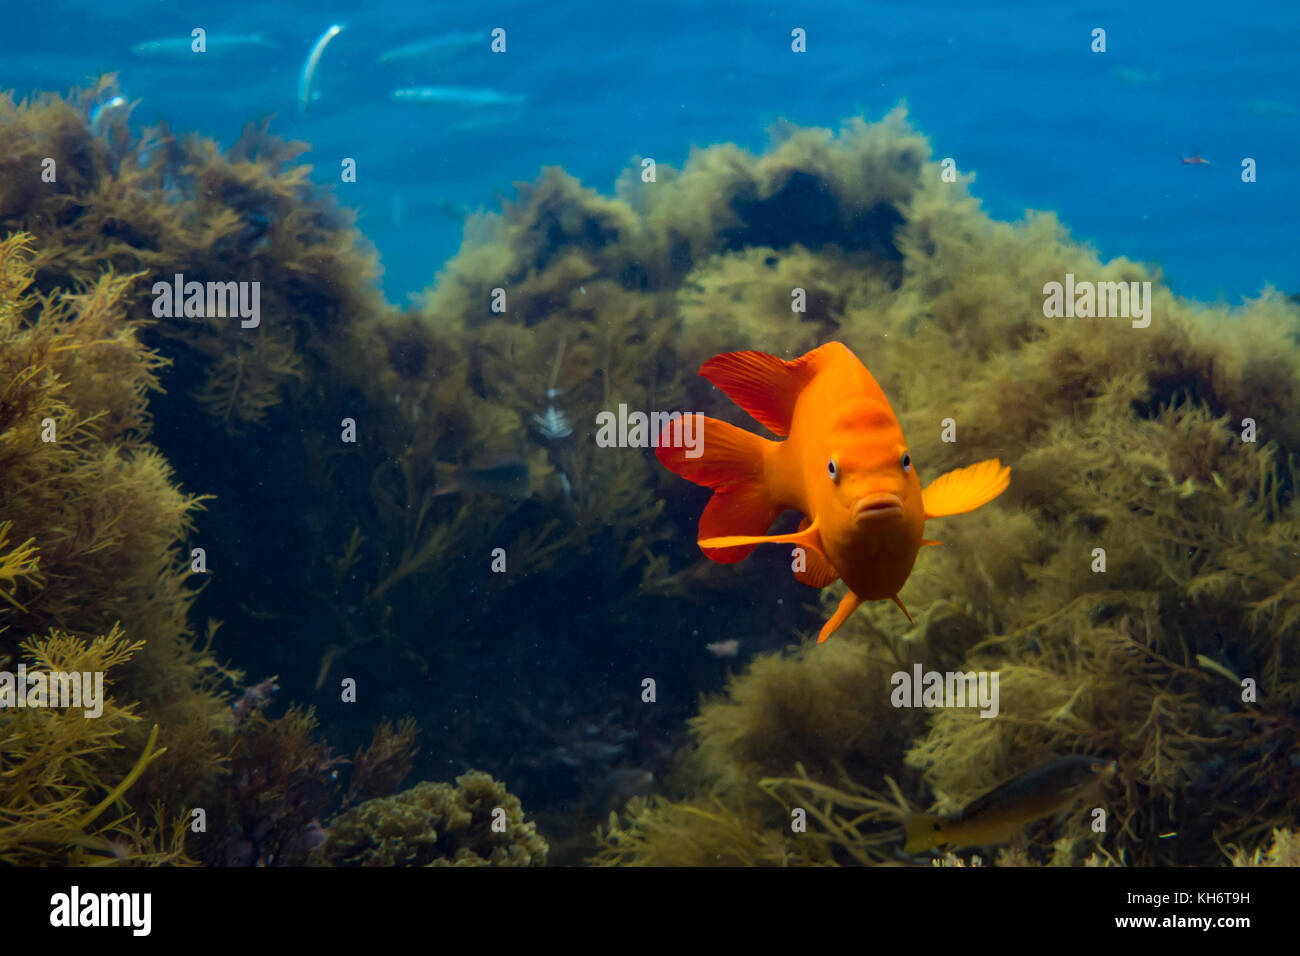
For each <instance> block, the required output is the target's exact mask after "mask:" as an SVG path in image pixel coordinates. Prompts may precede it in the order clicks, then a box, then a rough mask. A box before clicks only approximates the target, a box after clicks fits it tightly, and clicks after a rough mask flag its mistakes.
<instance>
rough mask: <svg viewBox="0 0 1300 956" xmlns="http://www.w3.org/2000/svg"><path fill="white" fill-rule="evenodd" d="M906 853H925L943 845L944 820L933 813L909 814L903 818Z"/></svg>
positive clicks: (904, 849) (904, 850)
mask: <svg viewBox="0 0 1300 956" xmlns="http://www.w3.org/2000/svg"><path fill="white" fill-rule="evenodd" d="M903 835H904V837H905V838H906V842H904V843H903V852H904V853H924V852H925V851H926V850H933V849H934V848H935V847H937V846H941V845H943V844H944V843H945V842H946V840H945V838H944V832H943V818H942V817H939V816H937V815H935V814H933V813H909V814H908V815H907V816H905V817H904V818H903Z"/></svg>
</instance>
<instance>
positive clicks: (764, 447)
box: [655, 415, 820, 564]
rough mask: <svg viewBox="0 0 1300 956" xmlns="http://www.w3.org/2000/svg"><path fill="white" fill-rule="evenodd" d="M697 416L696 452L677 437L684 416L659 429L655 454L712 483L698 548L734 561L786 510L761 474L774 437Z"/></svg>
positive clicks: (706, 484)
mask: <svg viewBox="0 0 1300 956" xmlns="http://www.w3.org/2000/svg"><path fill="white" fill-rule="evenodd" d="M699 421H701V422H702V424H703V429H704V430H703V434H701V435H699V436H697V437H698V438H699V443H698V444H697V445H696V446H695V447H696V450H697V454H696V456H695V457H691V456H690V455H689V454H688V453H689V452H690V451H691V449H690V448H688V447H687V445H686V443H685V442H684V441H683V440H682V437H683V429H684V427H685V419H684V418H681V419H675V420H673V421H672V422H670V423H669V424H668V427H667V428H665V429H664V431H663V432H662V433H660V435H659V436H658V438H657V442H658V447H657V448H656V449H655V456H656V457H657V458H658V459H659V460H660V461H661V462H662V463H663V465H664V467H665V468H667V469H668V470H669V471H671V472H674V473H675V474H678V475H681V476H682V477H683V478H685V479H686V480H687V481H691V482H694V483H695V484H697V485H703V486H704V487H706V488H712V489H713V497H712V498H710V499H709V503H708V506H707V507H705V509H704V514H702V515H701V516H700V531H699V543H700V548H701V549H702V550H703V551H704V554H705V555H706V556H707V557H708V558H710V559H712V560H714V561H717V562H718V563H719V564H734V563H735V562H737V561H743V560H744V559H745V558H747V557H749V554H750V552H751V551H753V550H754V548H755V547H756V546H758V545H759V544H762V543H763V542H765V541H767V540H768V539H767V538H763V537H760V536H761V535H764V534H766V533H767V531H768V529H769V528H771V527H772V522H774V521H776V519H777V518H778V517H780V515H781V512H782V511H784V510H785V509H784V508H782V507H781V506H780V505H778V504H776V503H775V502H774V501H772V498H771V496H770V495H769V494H768V488H767V483H766V480H765V477H764V468H765V462H766V456H767V454H768V452H769V450H770V449H772V448H774V447H776V443H775V442H770V441H768V440H767V439H766V438H761V437H760V436H758V435H755V434H753V433H752V432H747V431H745V430H744V429H742V428H737V427H736V426H735V425H729V424H727V423H726V422H721V421H718V420H717V419H715V418H707V417H705V416H703V415H700V416H699ZM818 547H820V545H818Z"/></svg>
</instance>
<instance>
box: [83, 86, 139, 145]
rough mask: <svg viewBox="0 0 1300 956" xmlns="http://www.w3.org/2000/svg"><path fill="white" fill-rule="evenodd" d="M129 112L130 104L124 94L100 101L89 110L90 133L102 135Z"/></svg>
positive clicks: (97, 135)
mask: <svg viewBox="0 0 1300 956" xmlns="http://www.w3.org/2000/svg"><path fill="white" fill-rule="evenodd" d="M130 112H131V104H130V103H128V102H127V101H126V97H125V96H114V97H113V98H112V99H109V100H107V101H106V102H103V103H100V104H99V105H98V106H96V107H95V108H94V109H93V110H91V111H90V135H92V136H95V137H102V136H103V135H104V134H105V133H107V132H108V131H109V130H110V129H111V128H112V127H113V126H116V125H117V124H118V122H120V121H123V120H125V119H126V117H127V114H129V113H130Z"/></svg>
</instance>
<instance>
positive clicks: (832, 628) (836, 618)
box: [817, 591, 862, 644]
mask: <svg viewBox="0 0 1300 956" xmlns="http://www.w3.org/2000/svg"><path fill="white" fill-rule="evenodd" d="M861 603H862V598H860V597H858V596H857V595H856V594H854V593H853V592H852V591H850V592H849V593H848V594H846V595H844V597H843V599H842V600H841V601H840V606H839V607H837V608H836V609H835V613H834V614H832V615H831V619H830V620H829V621H827V622H826V623H825V624H823V625H822V632H821V633H820V634H818V635H817V643H818V644H820V643H822V641H824V640H826V638H828V637H830V636H831V635H832V634H834V633H835V632H836V631H838V630H839V629H840V625H841V624H843V623H844V622H845V621H847V620H848V619H849V615H850V614H852V613H853V612H854V611H856V610H857V609H858V605H859V604H861Z"/></svg>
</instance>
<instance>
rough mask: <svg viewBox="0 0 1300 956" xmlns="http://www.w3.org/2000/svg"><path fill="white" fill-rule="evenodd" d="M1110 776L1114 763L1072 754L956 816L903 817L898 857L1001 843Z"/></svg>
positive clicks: (1018, 778) (996, 790) (1001, 788)
mask: <svg viewBox="0 0 1300 956" xmlns="http://www.w3.org/2000/svg"><path fill="white" fill-rule="evenodd" d="M1115 770H1116V765H1115V761H1113V760H1102V759H1100V758H1098V757H1085V756H1082V755H1079V754H1071V755H1070V756H1068V757H1057V758H1056V759H1054V760H1049V761H1048V762H1047V763H1045V764H1042V765H1040V766H1037V767H1034V768H1033V769H1032V770H1026V771H1025V772H1024V773H1021V774H1017V775H1016V776H1014V777H1012V778H1011V779H1010V780H1008V781H1007V782H1006V783H1003V784H1000V785H999V786H997V787H994V788H993V789H992V790H990V791H989V792H988V793H986V794H984V795H983V796H980V797H976V798H975V799H974V800H972V801H971V802H970V803H969V804H968V805H967V806H966V807H965V808H964V809H963V810H962V811H961V813H958V814H956V815H955V816H939V815H938V814H933V813H912V814H908V815H907V816H906V817H905V818H904V820H903V832H904V834H905V835H906V837H907V842H906V843H905V844H904V845H903V852H904V853H924V852H925V851H926V850H932V849H934V848H935V847H938V846H945V845H946V846H949V847H954V848H955V847H964V846H991V845H993V844H996V843H1006V842H1007V841H1008V840H1010V839H1011V838H1012V837H1013V836H1014V835H1015V834H1016V833H1017V832H1018V831H1019V830H1020V828H1021V827H1023V826H1025V825H1026V824H1027V823H1030V822H1032V821H1034V820H1037V819H1039V818H1040V817H1045V816H1048V815H1050V814H1053V813H1057V812H1059V811H1062V810H1068V809H1069V808H1070V807H1071V806H1072V805H1073V804H1074V803H1075V802H1076V801H1077V800H1080V799H1082V798H1083V797H1084V796H1086V795H1087V794H1089V793H1091V792H1092V791H1093V790H1094V789H1096V788H1099V787H1100V786H1102V785H1103V784H1104V783H1106V781H1108V780H1110V778H1111V777H1113V776H1114V775H1115Z"/></svg>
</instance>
